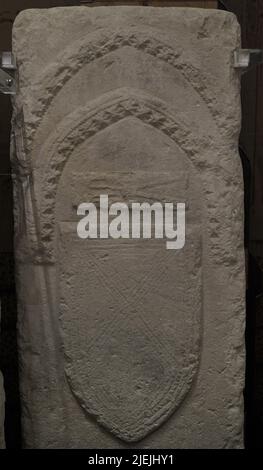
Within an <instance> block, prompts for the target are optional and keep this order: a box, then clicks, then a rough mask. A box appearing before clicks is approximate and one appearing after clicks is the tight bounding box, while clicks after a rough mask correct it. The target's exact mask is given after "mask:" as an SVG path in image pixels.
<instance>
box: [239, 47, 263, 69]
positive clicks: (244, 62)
mask: <svg viewBox="0 0 263 470" xmlns="http://www.w3.org/2000/svg"><path fill="white" fill-rule="evenodd" d="M262 63H263V49H236V50H235V51H234V67H235V68H236V69H240V70H241V71H243V72H246V71H247V70H249V69H250V68H251V67H253V66H255V65H259V64H262Z"/></svg>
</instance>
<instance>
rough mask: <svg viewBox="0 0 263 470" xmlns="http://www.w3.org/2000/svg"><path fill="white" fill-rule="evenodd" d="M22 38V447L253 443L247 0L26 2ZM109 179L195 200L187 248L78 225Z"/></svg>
mask: <svg viewBox="0 0 263 470" xmlns="http://www.w3.org/2000/svg"><path fill="white" fill-rule="evenodd" d="M13 44H14V53H15V55H16V57H17V63H18V75H17V80H18V93H17V96H16V97H15V99H14V117H13V138H12V161H13V171H14V186H15V192H14V198H15V222H16V224H15V232H16V269H17V279H18V302H19V322H18V329H19V350H20V367H21V387H20V388H21V399H22V413H23V417H22V421H23V436H24V442H25V445H26V447H31V448H40V447H41V448H57V447H59V448H77V447H83V448H101V447H103V448H125V447H129V448H136V447H140V448H149V447H150V448H169V447H171V448H225V447H227V448H240V447H242V446H243V396H242V393H243V387H244V320H245V313H244V312H245V302H244V295H245V283H244V252H243V251H244V250H243V181H242V169H241V163H240V159H239V154H238V136H239V130H240V97H239V93H240V90H239V87H240V85H239V76H238V72H237V71H236V70H235V69H234V68H233V52H234V50H235V49H236V48H237V47H240V31H239V26H238V23H237V20H236V18H235V16H234V15H232V14H229V13H226V12H222V11H216V10H204V9H191V8H189V9H187V8H186V9H184V8H143V7H120V8H118V9H116V8H107V7H105V8H104V7H101V8H92V9H89V8H85V7H79V8H77V7H76V8H65V9H64V8H62V9H59V8H56V9H51V10H28V11H25V12H22V13H21V14H20V15H19V16H18V18H17V20H16V22H15V25H14V30H13ZM105 193H106V194H109V198H110V201H111V202H116V201H118V202H125V203H128V204H130V203H131V202H132V201H137V202H153V201H160V202H163V203H164V202H174V203H178V202H186V204H187V217H186V244H185V247H184V248H183V249H182V250H179V251H176V250H166V248H165V242H164V240H154V239H153V240H132V239H121V240H112V239H108V240H100V239H98V240H96V239H94V240H91V239H90V240H85V241H84V240H81V239H79V238H78V236H77V231H76V227H77V222H78V220H79V218H78V217H77V213H76V210H77V207H78V205H79V204H80V203H82V202H93V203H95V204H97V203H98V197H99V195H100V194H105Z"/></svg>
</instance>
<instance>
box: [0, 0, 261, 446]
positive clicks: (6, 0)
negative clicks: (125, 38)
mask: <svg viewBox="0 0 263 470" xmlns="http://www.w3.org/2000/svg"><path fill="white" fill-rule="evenodd" d="M84 4H85V5H87V6H88V7H92V6H99V5H111V6H115V7H117V6H118V5H144V6H189V7H193V6H195V7H202V8H220V9H226V10H229V11H232V12H234V13H236V14H237V16H238V18H239V21H240V24H241V27H242V41H243V47H245V48H263V0H222V1H216V0H206V1H205V0H203V1H199V0H193V1H177V0H141V1H140V0H138V1H137V0H131V1H128V0H124V1H121V0H115V1H101V0H72V1H70V0H0V51H8V50H11V32H12V24H13V21H14V19H15V17H16V15H17V14H18V12H19V11H21V10H24V9H28V8H49V7H54V6H69V5H84ZM242 105H243V125H242V132H241V137H240V156H241V158H242V162H243V166H244V175H245V183H246V200H245V203H246V248H247V261H248V262H247V281H248V290H247V332H246V340H247V384H246V393H245V408H246V445H247V447H250V448H263V274H262V270H263V124H262V123H263V66H262V65H261V66H257V67H255V68H254V69H251V70H250V71H248V72H247V73H246V74H244V76H243V78H242ZM10 120H11V103H10V98H9V97H8V96H4V95H0V217H1V219H0V297H1V306H2V319H1V335H0V368H1V370H2V372H3V375H4V380H5V389H6V395H7V401H6V440H7V446H8V447H9V448H13V449H14V448H18V447H19V446H20V444H21V439H20V437H21V436H20V406H19V380H18V361H17V344H16V296H15V279H14V257H13V218H12V205H13V200H12V179H11V174H10V173H11V172H10V159H9V136H10Z"/></svg>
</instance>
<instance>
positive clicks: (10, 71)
mask: <svg viewBox="0 0 263 470" xmlns="http://www.w3.org/2000/svg"><path fill="white" fill-rule="evenodd" d="M15 70H16V61H15V57H14V55H13V54H12V52H2V54H0V92H1V93H4V95H15V93H16V86H15V77H14V71H15Z"/></svg>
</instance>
